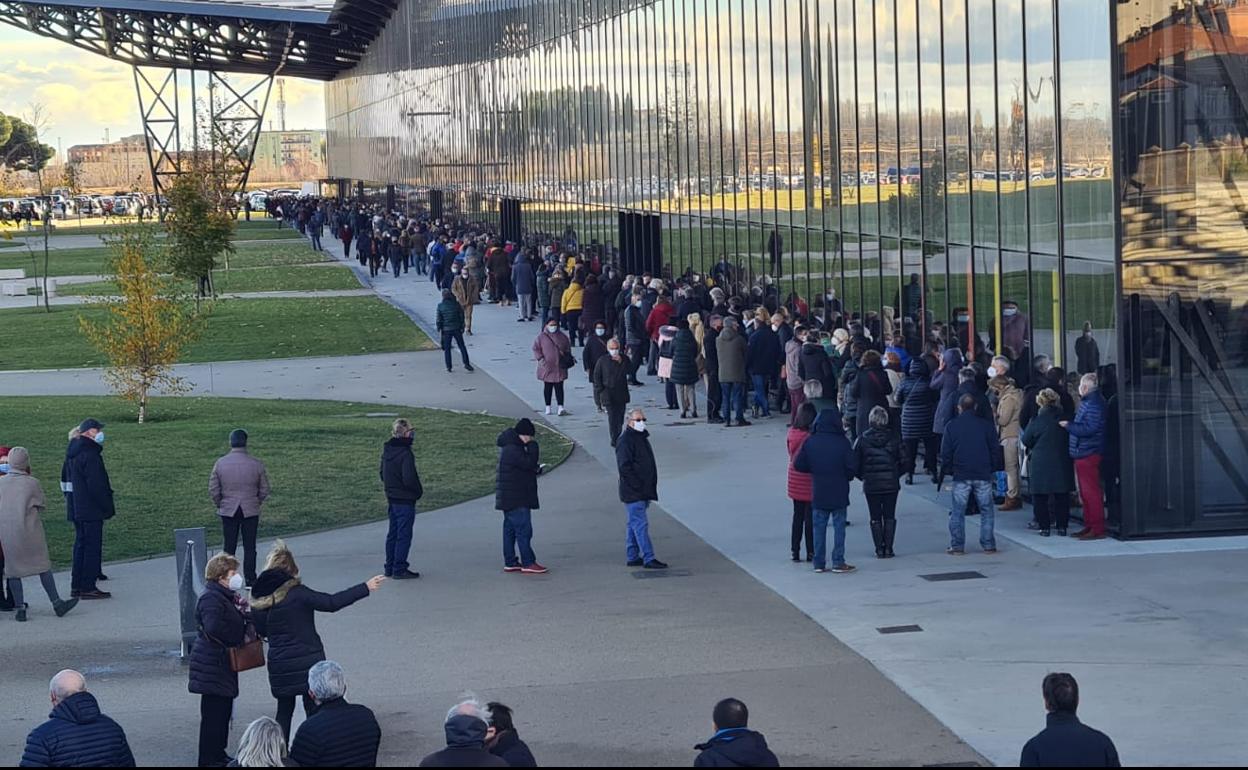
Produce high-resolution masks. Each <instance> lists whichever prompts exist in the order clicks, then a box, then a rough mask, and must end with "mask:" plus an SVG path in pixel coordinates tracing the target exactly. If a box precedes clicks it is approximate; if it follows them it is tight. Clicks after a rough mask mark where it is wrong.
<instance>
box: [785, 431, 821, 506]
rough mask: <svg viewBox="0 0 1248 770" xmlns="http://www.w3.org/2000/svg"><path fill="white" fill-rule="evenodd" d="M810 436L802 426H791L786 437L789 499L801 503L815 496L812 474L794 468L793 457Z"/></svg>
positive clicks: (807, 501)
mask: <svg viewBox="0 0 1248 770" xmlns="http://www.w3.org/2000/svg"><path fill="white" fill-rule="evenodd" d="M808 438H810V433H809V432H808V431H804V430H802V429H800V428H789V435H788V438H787V439H786V440H787V442H788V445H789V499H790V500H797V501H798V502H800V503H809V502H810V501H811V500H812V499H813V498H814V490H813V489H812V486H811V480H810V474H809V473H802V472H801V471H795V470H793V458H794V457H797V453H798V452H799V451H801V449H802V444H805V443H806V439H808Z"/></svg>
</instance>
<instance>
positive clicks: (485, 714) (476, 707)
mask: <svg viewBox="0 0 1248 770" xmlns="http://www.w3.org/2000/svg"><path fill="white" fill-rule="evenodd" d="M461 716H469V717H476V718H477V719H480V720H481V721H482V722H485V723H486V724H487V725H488V724H490V722H491V721H492V720H493V719H494V715H493V714H491V713H490V710H489V709H488V708H487V707H485V706H484V705H482V704H481V701H479V700H477V696H475V695H472V694H469V695H467V696H465V698H464V700H462V701H460V702H459V703H456V704H455V705H454V706H452V707H451V710H450V711H448V712H446V721H447V722H450V721H451V720H452V719H454V718H455V717H461Z"/></svg>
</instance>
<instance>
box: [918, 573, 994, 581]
mask: <svg viewBox="0 0 1248 770" xmlns="http://www.w3.org/2000/svg"><path fill="white" fill-rule="evenodd" d="M919 577H921V578H923V579H924V580H929V581H931V582H933V583H939V582H941V581H945V580H976V579H979V578H986V577H988V576H987V575H985V574H983V573H982V572H973V571H972V572H937V573H935V574H933V575H919Z"/></svg>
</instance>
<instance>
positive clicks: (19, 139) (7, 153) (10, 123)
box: [0, 114, 56, 171]
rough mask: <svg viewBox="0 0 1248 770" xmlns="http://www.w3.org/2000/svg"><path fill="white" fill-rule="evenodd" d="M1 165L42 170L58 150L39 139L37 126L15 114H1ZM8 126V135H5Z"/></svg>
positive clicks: (25, 169)
mask: <svg viewBox="0 0 1248 770" xmlns="http://www.w3.org/2000/svg"><path fill="white" fill-rule="evenodd" d="M0 118H2V119H3V120H0V124H2V125H0V138H2V139H4V142H3V143H0V165H3V166H5V167H7V168H10V169H12V170H14V171H40V170H42V169H43V167H44V166H46V165H48V161H49V160H52V156H54V155H56V150H55V149H54V148H52V147H49V146H48V145H46V144H43V143H42V142H40V141H39V131H38V130H37V129H36V127H35V126H33V125H31V124H30V123H27V122H26V121H24V120H22V119H21V118H18V117H15V116H13V115H3V114H0ZM6 126H7V129H8V135H7V137H6V136H5V127H6Z"/></svg>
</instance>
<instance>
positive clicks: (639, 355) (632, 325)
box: [624, 289, 650, 388]
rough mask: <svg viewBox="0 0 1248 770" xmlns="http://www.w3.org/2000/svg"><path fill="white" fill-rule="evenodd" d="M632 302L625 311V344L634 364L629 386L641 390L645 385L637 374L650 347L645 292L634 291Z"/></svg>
mask: <svg viewBox="0 0 1248 770" xmlns="http://www.w3.org/2000/svg"><path fill="white" fill-rule="evenodd" d="M630 302H631V304H630V305H629V306H628V308H627V309H626V310H625V311H624V344H625V345H626V346H627V347H628V357H629V360H630V361H631V362H632V366H631V367H630V368H631V371H630V372H629V374H628V377H629V379H628V384H629V385H632V386H633V387H636V388H639V387H641V386H642V385H644V384H645V383H643V382H641V381H640V380H638V379H637V372H638V371H640V370H641V365H642V364H643V363H644V362H645V358H646V351H647V350H649V347H650V334H649V332H647V331H646V315H645V312H644V311H643V309H642V305H643V304H644V302H645V294H644V292H642V291H640V290H638V289H633V293H632V296H631V298H630Z"/></svg>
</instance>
